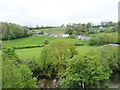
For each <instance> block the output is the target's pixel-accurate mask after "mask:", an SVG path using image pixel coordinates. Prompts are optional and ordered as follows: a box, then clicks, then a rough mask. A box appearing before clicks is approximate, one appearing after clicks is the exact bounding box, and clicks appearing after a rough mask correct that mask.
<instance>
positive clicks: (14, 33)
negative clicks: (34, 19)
mask: <svg viewBox="0 0 120 90" xmlns="http://www.w3.org/2000/svg"><path fill="white" fill-rule="evenodd" d="M0 24H1V27H0V28H1V29H2V30H1V32H2V37H1V38H0V39H2V40H10V39H16V38H21V37H27V36H30V33H28V29H27V27H22V26H20V25H17V24H14V23H6V22H0Z"/></svg>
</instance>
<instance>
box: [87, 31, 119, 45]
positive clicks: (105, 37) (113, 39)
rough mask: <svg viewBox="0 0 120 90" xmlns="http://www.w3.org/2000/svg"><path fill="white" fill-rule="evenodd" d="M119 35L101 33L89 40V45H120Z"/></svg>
mask: <svg viewBox="0 0 120 90" xmlns="http://www.w3.org/2000/svg"><path fill="white" fill-rule="evenodd" d="M118 36H119V34H118V33H100V34H96V35H95V36H93V37H92V38H90V39H89V41H88V42H89V45H105V44H110V43H114V44H120V39H119V37H118Z"/></svg>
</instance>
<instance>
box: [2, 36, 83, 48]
mask: <svg viewBox="0 0 120 90" xmlns="http://www.w3.org/2000/svg"><path fill="white" fill-rule="evenodd" d="M56 39H61V38H56V37H48V36H30V37H26V38H20V39H15V40H7V41H3V42H2V44H3V48H6V47H21V46H35V45H43V44H44V41H45V40H48V41H49V42H51V41H52V40H56ZM62 39H63V40H65V41H67V42H68V43H70V44H79V43H84V42H83V41H81V40H77V39H72V38H62Z"/></svg>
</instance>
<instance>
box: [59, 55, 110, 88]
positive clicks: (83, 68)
mask: <svg viewBox="0 0 120 90" xmlns="http://www.w3.org/2000/svg"><path fill="white" fill-rule="evenodd" d="M108 79H109V73H106V72H104V68H103V66H102V65H101V63H100V61H99V59H98V58H97V57H95V56H87V55H86V56H80V55H76V56H75V57H73V59H72V60H70V61H69V62H68V65H67V69H66V72H65V78H63V79H62V81H61V83H60V85H61V87H62V88H80V87H81V88H93V87H100V82H101V81H104V80H108Z"/></svg>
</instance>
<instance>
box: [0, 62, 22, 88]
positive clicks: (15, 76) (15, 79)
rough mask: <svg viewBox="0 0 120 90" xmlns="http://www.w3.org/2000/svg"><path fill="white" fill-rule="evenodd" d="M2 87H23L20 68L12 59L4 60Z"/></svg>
mask: <svg viewBox="0 0 120 90" xmlns="http://www.w3.org/2000/svg"><path fill="white" fill-rule="evenodd" d="M2 87H3V88H22V87H23V83H22V77H21V74H20V70H19V69H18V68H17V67H16V66H15V64H14V63H13V62H12V61H4V62H3V67H2Z"/></svg>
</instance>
